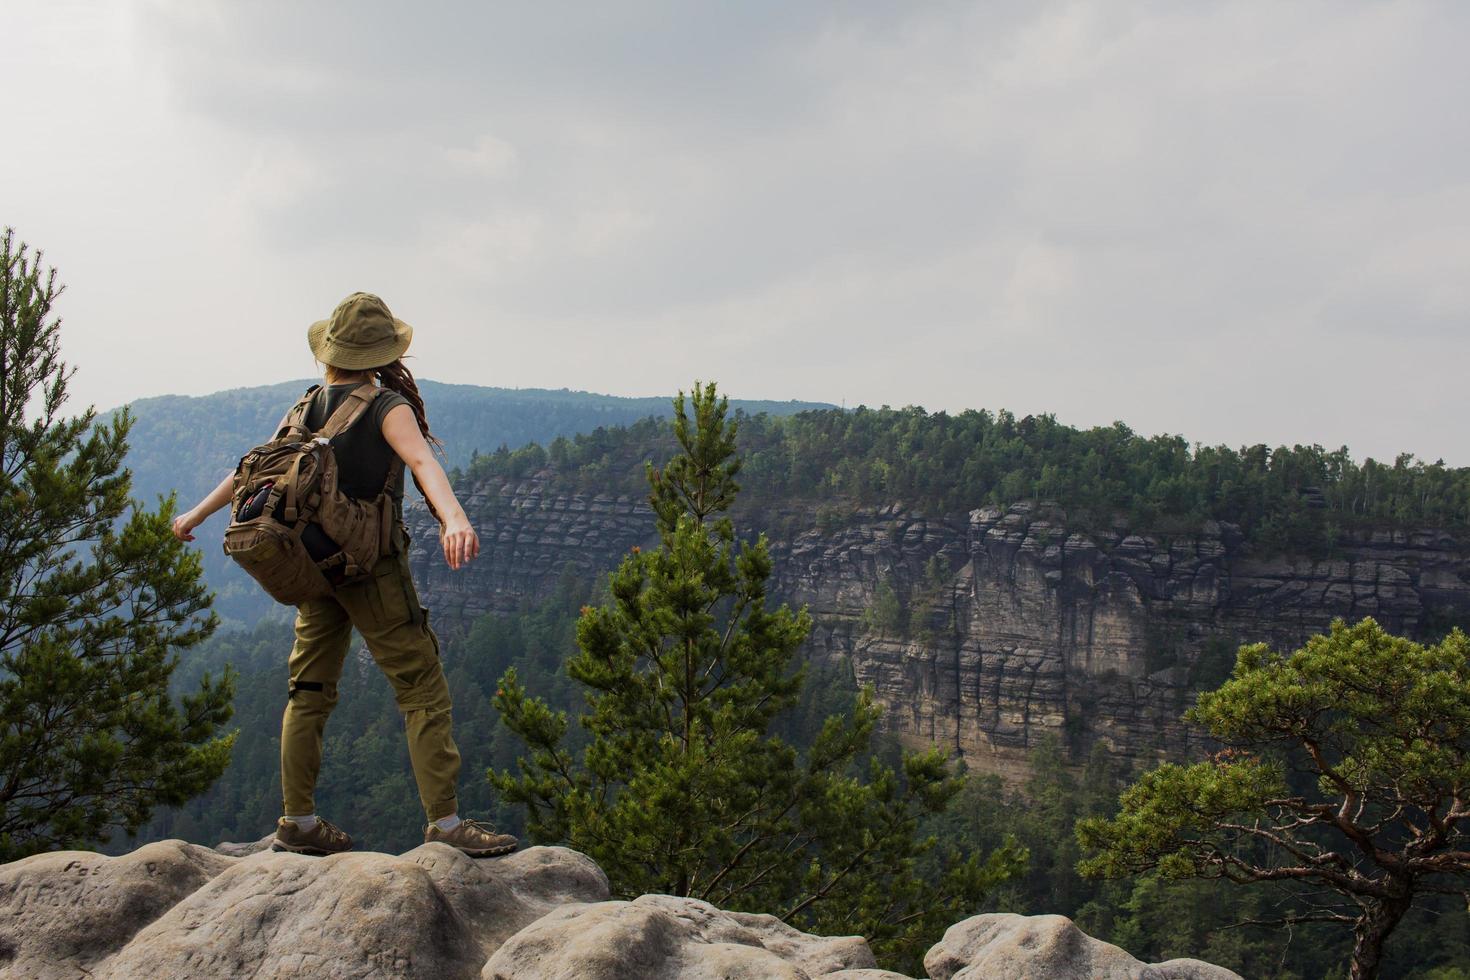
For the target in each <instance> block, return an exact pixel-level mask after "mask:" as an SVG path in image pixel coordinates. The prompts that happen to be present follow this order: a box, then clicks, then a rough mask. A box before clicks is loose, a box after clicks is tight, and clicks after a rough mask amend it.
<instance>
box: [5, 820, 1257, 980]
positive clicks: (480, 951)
mask: <svg viewBox="0 0 1470 980" xmlns="http://www.w3.org/2000/svg"><path fill="white" fill-rule="evenodd" d="M222 848H223V849H232V853H231V854H225V853H221V850H220V849H216V850H211V849H209V848H205V847H200V846H198V845H194V844H186V843H184V842H183V841H176V840H170V841H162V842H159V843H155V844H149V845H147V846H145V847H142V848H139V849H138V850H136V851H134V852H132V853H131V854H126V855H122V856H120V857H106V856H103V855H101V854H94V853H91V852H89V851H64V852H58V853H54V854H40V855H36V856H33V857H29V858H25V859H23V860H20V861H15V862H12V863H10V864H7V865H0V901H3V902H4V910H5V912H6V913H7V914H6V915H5V916H4V918H3V920H0V978H9V977H14V978H22V977H24V978H36V980H49V978H61V977H67V978H71V977H77V976H89V977H94V978H99V980H107V978H112V980H122V978H138V977H154V978H159V980H163V978H172V977H190V978H214V977H222V978H233V977H250V978H254V980H269V978H284V977H311V978H323V980H347V978H352V980H359V978H363V980H365V978H370V977H371V978H378V977H401V978H412V977H425V978H435V980H438V978H447V980H453V978H465V980H472V978H482V980H634V978H638V980H676V978H688V980H717V978H718V980H772V978H788V980H817V978H821V980H905V978H904V977H902V976H901V975H900V974H897V973H891V972H888V971H886V970H880V969H878V968H877V966H876V964H875V962H874V960H873V954H872V951H871V950H869V948H868V944H867V943H866V942H865V941H864V940H863V939H862V938H861V937H857V936H846V937H837V938H828V937H822V936H812V935H808V934H806V933H802V932H798V931H797V930H795V929H793V928H791V927H790V926H787V925H785V924H784V923H782V922H780V921H779V920H777V919H775V918H774V917H772V916H768V915H750V914H745V913H739V912H725V911H721V910H720V909H717V908H715V907H714V906H712V905H709V904H707V903H705V902H701V901H697V900H695V899H688V898H672V897H669V896H667V895H645V896H643V897H641V898H639V899H637V900H635V901H632V902H623V901H609V900H608V886H607V879H606V877H605V876H604V875H603V873H602V871H601V870H600V869H599V868H598V867H597V866H596V865H595V864H594V863H593V862H592V861H591V860H590V859H588V858H587V857H585V856H583V855H581V854H578V853H576V852H575V851H569V850H566V849H565V848H558V847H533V848H530V849H528V850H525V851H520V852H517V853H515V854H511V855H509V856H506V857H501V858H489V859H482V860H474V859H472V858H468V857H466V856H464V855H463V854H461V853H460V852H458V851H456V850H454V849H453V848H450V847H448V846H447V845H444V844H437V843H435V844H425V845H423V846H422V847H417V848H414V849H413V850H411V851H408V852H407V853H405V854H402V855H397V856H394V855H388V854H375V853H352V852H348V853H345V854H338V855H333V856H331V857H326V858H313V857H305V856H303V855H299V854H289V853H274V852H271V851H269V850H262V849H260V846H259V844H258V843H257V844H256V845H245V846H243V847H242V846H241V845H229V846H228V847H226V846H225V845H222ZM241 850H244V851H248V852H249V853H244V854H243V855H242V854H241V853H240V851H241ZM925 969H926V970H927V971H928V972H929V974H930V976H933V977H936V978H950V977H954V978H966V980H969V978H976V980H978V978H980V977H984V978H986V980H1020V978H1030V977H1040V976H1046V977H1052V978H1056V980H1069V978H1083V977H1088V978H1091V977H1107V978H1140V980H1143V978H1152V980H1163V978H1177V980H1229V978H1235V974H1233V973H1231V972H1229V971H1228V970H1222V969H1220V968H1218V967H1212V966H1209V965H1208V964H1204V963H1200V962H1198V961H1195V960H1171V961H1170V962H1169V963H1163V964H1159V965H1157V966H1146V965H1144V964H1141V963H1139V962H1138V961H1137V960H1134V959H1133V958H1132V957H1130V956H1128V954H1127V953H1125V952H1123V950H1121V949H1118V948H1117V947H1115V946H1109V945H1108V944H1106V943H1102V942H1098V941H1097V940H1094V939H1090V938H1088V937H1087V936H1085V935H1084V934H1083V933H1081V932H1080V931H1078V930H1077V928H1076V927H1075V926H1073V925H1072V923H1071V922H1070V921H1068V920H1067V919H1065V918H1063V917H1061V916H1036V917H1031V918H1027V917H1025V916H1019V915H982V916H976V917H975V918H972V919H967V920H966V921H964V922H961V923H959V924H958V925H955V926H953V927H952V928H950V930H949V931H948V932H946V933H945V936H944V940H943V941H942V942H941V943H939V944H938V945H937V946H935V947H934V948H933V949H932V950H931V951H930V952H929V954H928V956H927V957H926V958H925ZM1235 980H1238V978H1235Z"/></svg>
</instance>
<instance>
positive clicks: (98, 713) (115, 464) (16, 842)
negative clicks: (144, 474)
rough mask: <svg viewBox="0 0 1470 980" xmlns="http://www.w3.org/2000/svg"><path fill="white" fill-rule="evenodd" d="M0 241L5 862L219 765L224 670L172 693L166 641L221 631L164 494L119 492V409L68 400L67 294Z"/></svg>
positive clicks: (154, 802)
mask: <svg viewBox="0 0 1470 980" xmlns="http://www.w3.org/2000/svg"><path fill="white" fill-rule="evenodd" d="M41 260H42V256H41V253H39V252H31V251H30V250H28V248H27V246H26V245H25V244H23V243H17V242H16V240H15V236H14V233H13V232H12V231H11V230H9V229H7V230H6V231H5V232H4V234H3V236H0V861H3V860H11V859H13V858H17V857H20V856H23V855H26V854H30V853H34V852H37V851H42V850H50V849H56V848H69V847H77V846H81V845H83V844H88V843H95V842H100V841H106V840H107V839H108V837H109V836H110V835H111V833H113V832H114V831H115V830H118V829H121V830H123V831H126V832H132V831H135V830H136V829H138V828H139V827H140V826H141V825H142V824H143V823H144V822H145V821H146V820H147V819H148V818H149V816H150V815H151V813H152V811H153V809H154V807H156V806H159V805H161V804H177V803H182V802H184V801H185V800H188V799H189V798H191V797H193V796H195V795H197V794H198V793H200V792H202V791H203V790H204V789H206V788H207V787H208V786H209V785H210V784H211V783H213V782H214V781H215V779H217V778H218V777H219V775H220V774H221V773H222V772H223V771H224V769H225V767H226V765H227V764H228V763H229V758H230V747H231V744H232V742H233V740H234V737H233V735H231V734H223V735H222V734H221V733H220V730H221V727H222V726H223V725H224V723H225V722H226V721H228V719H229V717H230V698H231V695H232V693H233V677H232V676H230V675H229V674H226V675H225V676H224V677H222V678H219V679H215V678H211V677H208V676H206V677H205V678H204V679H203V680H202V681H201V682H200V684H199V686H198V689H197V690H196V691H194V692H193V693H190V694H186V695H184V696H183V698H182V699H181V701H179V702H177V703H176V702H175V701H174V699H173V698H172V697H171V696H170V694H169V690H168V685H169V678H170V675H171V674H172V673H173V670H174V667H175V666H176V664H177V663H178V658H177V654H176V652H175V651H177V650H180V649H184V648H187V647H191V646H193V645H195V644H197V643H199V642H200V641H201V640H203V639H204V638H205V637H206V636H208V635H209V634H210V632H211V631H212V630H213V629H214V627H215V619H214V616H213V614H212V613H210V612H209V605H210V595H209V593H208V591H207V590H206V589H205V586H204V584H203V582H202V581H201V578H200V565H199V557H198V555H197V554H194V553H192V552H190V551H189V550H188V549H186V548H185V546H184V544H183V542H181V541H179V540H178V539H177V538H175V537H174V535H173V533H172V531H171V528H170V524H171V519H172V509H173V501H172V500H171V499H170V500H166V501H160V505H159V507H158V509H157V510H153V511H149V510H145V509H144V508H143V507H141V506H140V505H138V504H137V503H135V502H134V501H132V500H130V499H129V496H128V493H129V487H130V476H129V473H128V471H127V470H126V469H124V468H123V457H124V455H125V453H126V452H127V434H128V427H129V425H130V424H131V419H130V417H129V415H128V413H127V412H125V411H124V412H121V413H119V414H118V415H116V416H115V417H114V418H113V419H112V420H111V422H110V423H109V424H106V425H97V426H94V424H93V423H94V420H95V417H96V413H95V412H94V411H93V410H92V409H91V408H88V409H87V410H86V411H84V412H83V413H82V414H81V415H78V416H75V417H71V418H67V417H64V416H63V414H62V408H63V406H64V404H65V402H66V398H67V381H68V380H69V379H70V377H71V375H72V371H73V370H74V369H70V368H68V367H67V365H66V364H65V363H64V362H63V361H62V360H61V353H60V337H59V333H60V321H59V320H58V319H56V318H54V317H53V316H52V315H51V308H52V305H53V304H54V302H55V301H56V298H57V297H58V296H59V295H60V293H61V288H62V287H61V286H59V285H58V284H57V282H56V271H55V269H51V270H48V271H45V272H43V271H42V268H41Z"/></svg>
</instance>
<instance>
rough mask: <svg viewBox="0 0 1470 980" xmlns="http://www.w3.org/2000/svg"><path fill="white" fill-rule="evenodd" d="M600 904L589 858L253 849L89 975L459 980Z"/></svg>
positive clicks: (602, 882) (429, 850)
mask: <svg viewBox="0 0 1470 980" xmlns="http://www.w3.org/2000/svg"><path fill="white" fill-rule="evenodd" d="M607 894H608V891H607V878H606V877H605V876H604V875H603V873H602V871H601V869H599V868H598V867H597V865H596V864H594V863H593V862H592V861H591V859H589V858H587V857H585V856H583V855H581V854H578V853H577V852H575V851H569V850H566V849H564V848H557V847H533V848H530V849H529V850H525V851H520V852H517V853H515V854H511V855H509V856H507V857H504V858H497V859H493V860H475V859H473V858H470V857H467V856H465V855H464V854H461V853H460V852H459V851H457V850H455V849H454V848H452V847H449V846H448V845H446V844H438V843H434V844H425V845H423V846H422V847H417V848H415V849H413V850H411V851H409V852H407V853H406V854H403V855H401V856H393V855H388V854H375V853H354V852H351V851H349V852H346V853H344V854H334V855H332V856H330V857H323V858H316V857H306V856H304V855H300V854H291V853H281V852H272V851H265V852H261V853H257V854H253V855H251V856H249V857H245V858H238V859H235V861H234V862H233V863H232V864H231V866H230V867H228V868H226V869H225V870H223V871H222V872H221V873H220V874H218V875H217V876H215V877H214V878H213V879H212V880H211V881H209V882H208V884H206V885H205V886H204V887H202V888H200V889H199V890H198V891H195V892H194V893H193V894H191V895H189V896H188V897H186V898H184V899H183V900H182V901H180V902H179V903H178V904H177V905H175V906H174V907H173V908H172V909H170V910H169V911H168V912H166V913H165V914H164V915H162V916H160V917H159V918H158V919H156V920H155V921H154V922H153V923H152V924H151V925H149V926H148V927H147V928H145V929H143V930H141V931H140V932H139V933H138V934H137V935H136V936H135V937H133V940H132V941H131V942H130V943H128V945H127V946H125V947H124V948H123V949H122V950H121V951H119V952H118V953H117V954H116V955H115V956H113V957H112V958H110V959H109V960H107V961H106V962H105V963H104V964H102V966H101V967H100V968H99V969H97V970H96V971H95V975H96V976H97V977H99V978H119V980H121V978H125V977H146V976H153V977H174V976H205V977H213V976H218V977H247V976H248V977H259V978H265V977H300V976H309V977H319V978H323V980H346V978H366V977H406V976H420V977H442V978H445V980H452V978H465V980H470V978H474V977H478V976H479V975H480V968H481V966H483V965H484V963H485V960H486V959H488V958H489V956H490V954H491V953H493V952H494V951H495V950H496V948H498V947H499V945H500V944H501V943H502V942H504V941H505V940H506V939H507V938H508V937H510V936H511V935H513V934H514V933H515V932H516V931H518V930H519V929H521V928H522V927H524V926H526V925H529V924H530V923H531V922H534V921H535V920H536V919H538V918H540V917H541V916H543V915H545V914H546V912H548V911H549V910H551V909H553V908H555V907H556V906H558V905H562V904H565V903H568V902H578V903H581V902H597V901H601V900H603V899H605V898H607Z"/></svg>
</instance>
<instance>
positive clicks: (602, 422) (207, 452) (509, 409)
mask: <svg viewBox="0 0 1470 980" xmlns="http://www.w3.org/2000/svg"><path fill="white" fill-rule="evenodd" d="M314 383H320V382H319V380H316V381H314V380H312V379H305V378H303V379H300V380H297V381H283V382H281V383H279V384H272V385H260V386H257V387H251V388H232V389H230V390H228V391H219V392H215V393H214V394H210V395H201V396H189V395H161V396H158V397H155V398H141V399H139V400H137V401H135V402H132V403H131V404H129V406H128V409H129V411H130V412H131V414H132V416H133V418H134V424H133V430H132V434H131V437H130V446H129V453H128V460H127V461H128V466H129V468H130V469H131V470H132V473H133V485H134V487H135V489H136V491H137V492H138V493H139V494H140V495H141V496H143V498H144V499H150V498H151V496H152V495H153V494H156V493H162V494H165V495H166V494H168V493H169V492H170V491H171V490H177V491H178V492H179V497H180V501H181V502H182V503H184V504H185V505H187V504H188V503H191V502H192V500H191V499H190V498H191V497H196V496H200V495H202V494H204V493H205V492H207V491H208V490H210V489H211V488H213V487H214V485H215V484H216V483H218V482H219V479H220V477H221V476H223V475H224V474H225V473H227V472H229V471H230V470H231V469H233V468H234V466H235V464H236V463H237V462H238V461H239V459H240V457H241V456H243V455H244V454H245V453H246V451H248V450H249V449H250V447H252V446H255V445H257V444H259V443H261V442H263V441H264V440H265V439H267V438H269V437H270V435H271V433H272V431H273V430H274V428H275V426H276V424H277V423H278V422H279V421H280V419H281V416H282V415H283V414H284V413H285V411H286V409H288V408H290V407H291V404H292V402H294V401H295V400H296V398H297V397H299V396H300V394H301V393H302V392H303V391H305V390H306V389H307V388H308V387H309V386H311V385H312V384H314ZM418 385H419V390H420V391H421V392H422V393H423V396H424V404H425V405H426V406H427V408H428V413H429V424H430V426H431V427H432V429H433V431H434V434H435V435H436V436H438V437H439V438H440V439H441V440H442V441H443V443H444V451H445V456H446V458H447V463H448V465H449V466H463V465H465V464H466V463H468V462H469V461H470V460H471V459H472V458H474V456H475V454H476V453H477V452H478V453H487V452H491V451H493V450H494V449H495V448H496V447H497V446H502V445H503V446H510V447H517V446H521V445H524V444H526V443H528V442H542V443H545V442H549V441H551V440H553V439H555V438H556V437H557V436H562V435H569V434H572V433H577V432H587V431H591V430H593V429H596V428H598V427H600V426H615V425H625V424H629V423H633V422H636V421H637V420H638V419H642V418H646V417H649V416H657V417H660V418H667V417H668V416H669V414H670V413H671V411H672V408H671V404H670V401H669V399H668V398H663V397H655V398H623V397H619V396H616V395H599V394H595V393H592V392H586V391H568V390H567V389H565V388H563V389H560V390H555V391H553V390H548V389H541V388H489V387H481V386H479V385H456V384H443V383H441V382H438V381H428V380H423V379H420V380H419V381H418ZM735 404H736V405H737V406H738V407H740V408H742V409H743V410H745V411H749V412H766V413H769V414H772V415H779V414H782V413H789V412H795V411H800V410H803V409H811V408H817V407H823V406H821V405H819V404H818V403H814V402H798V401H791V402H774V401H745V402H738V401H737V402H736V403H735ZM113 414H115V411H114V412H109V413H104V414H103V415H102V416H101V421H104V422H105V421H107V419H108V418H110V417H111V415H113Z"/></svg>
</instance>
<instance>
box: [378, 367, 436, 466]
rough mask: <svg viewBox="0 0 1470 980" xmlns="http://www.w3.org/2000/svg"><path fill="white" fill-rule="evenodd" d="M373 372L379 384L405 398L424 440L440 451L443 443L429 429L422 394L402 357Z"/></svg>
mask: <svg viewBox="0 0 1470 980" xmlns="http://www.w3.org/2000/svg"><path fill="white" fill-rule="evenodd" d="M373 373H374V374H376V375H377V376H378V383H379V384H380V385H382V386H383V387H384V388H387V389H389V390H391V391H396V392H398V393H399V394H400V395H402V396H403V397H404V399H405V400H407V402H408V404H409V407H411V408H412V409H413V414H414V418H416V419H418V423H419V431H420V432H422V433H423V434H424V441H425V442H427V443H428V444H429V445H431V446H433V447H434V448H435V449H438V450H440V451H441V452H442V451H443V449H444V443H442V442H440V441H439V437H438V436H436V435H434V433H432V432H430V431H429V416H428V414H427V413H426V412H425V411H424V396H423V395H420V394H419V386H418V385H417V384H415V383H414V380H413V372H412V371H410V370H409V369H408V365H407V364H404V363H403V359H402V358H399V359H398V360H396V361H394V362H393V363H392V364H385V365H383V366H382V367H380V368H374V369H373Z"/></svg>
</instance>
